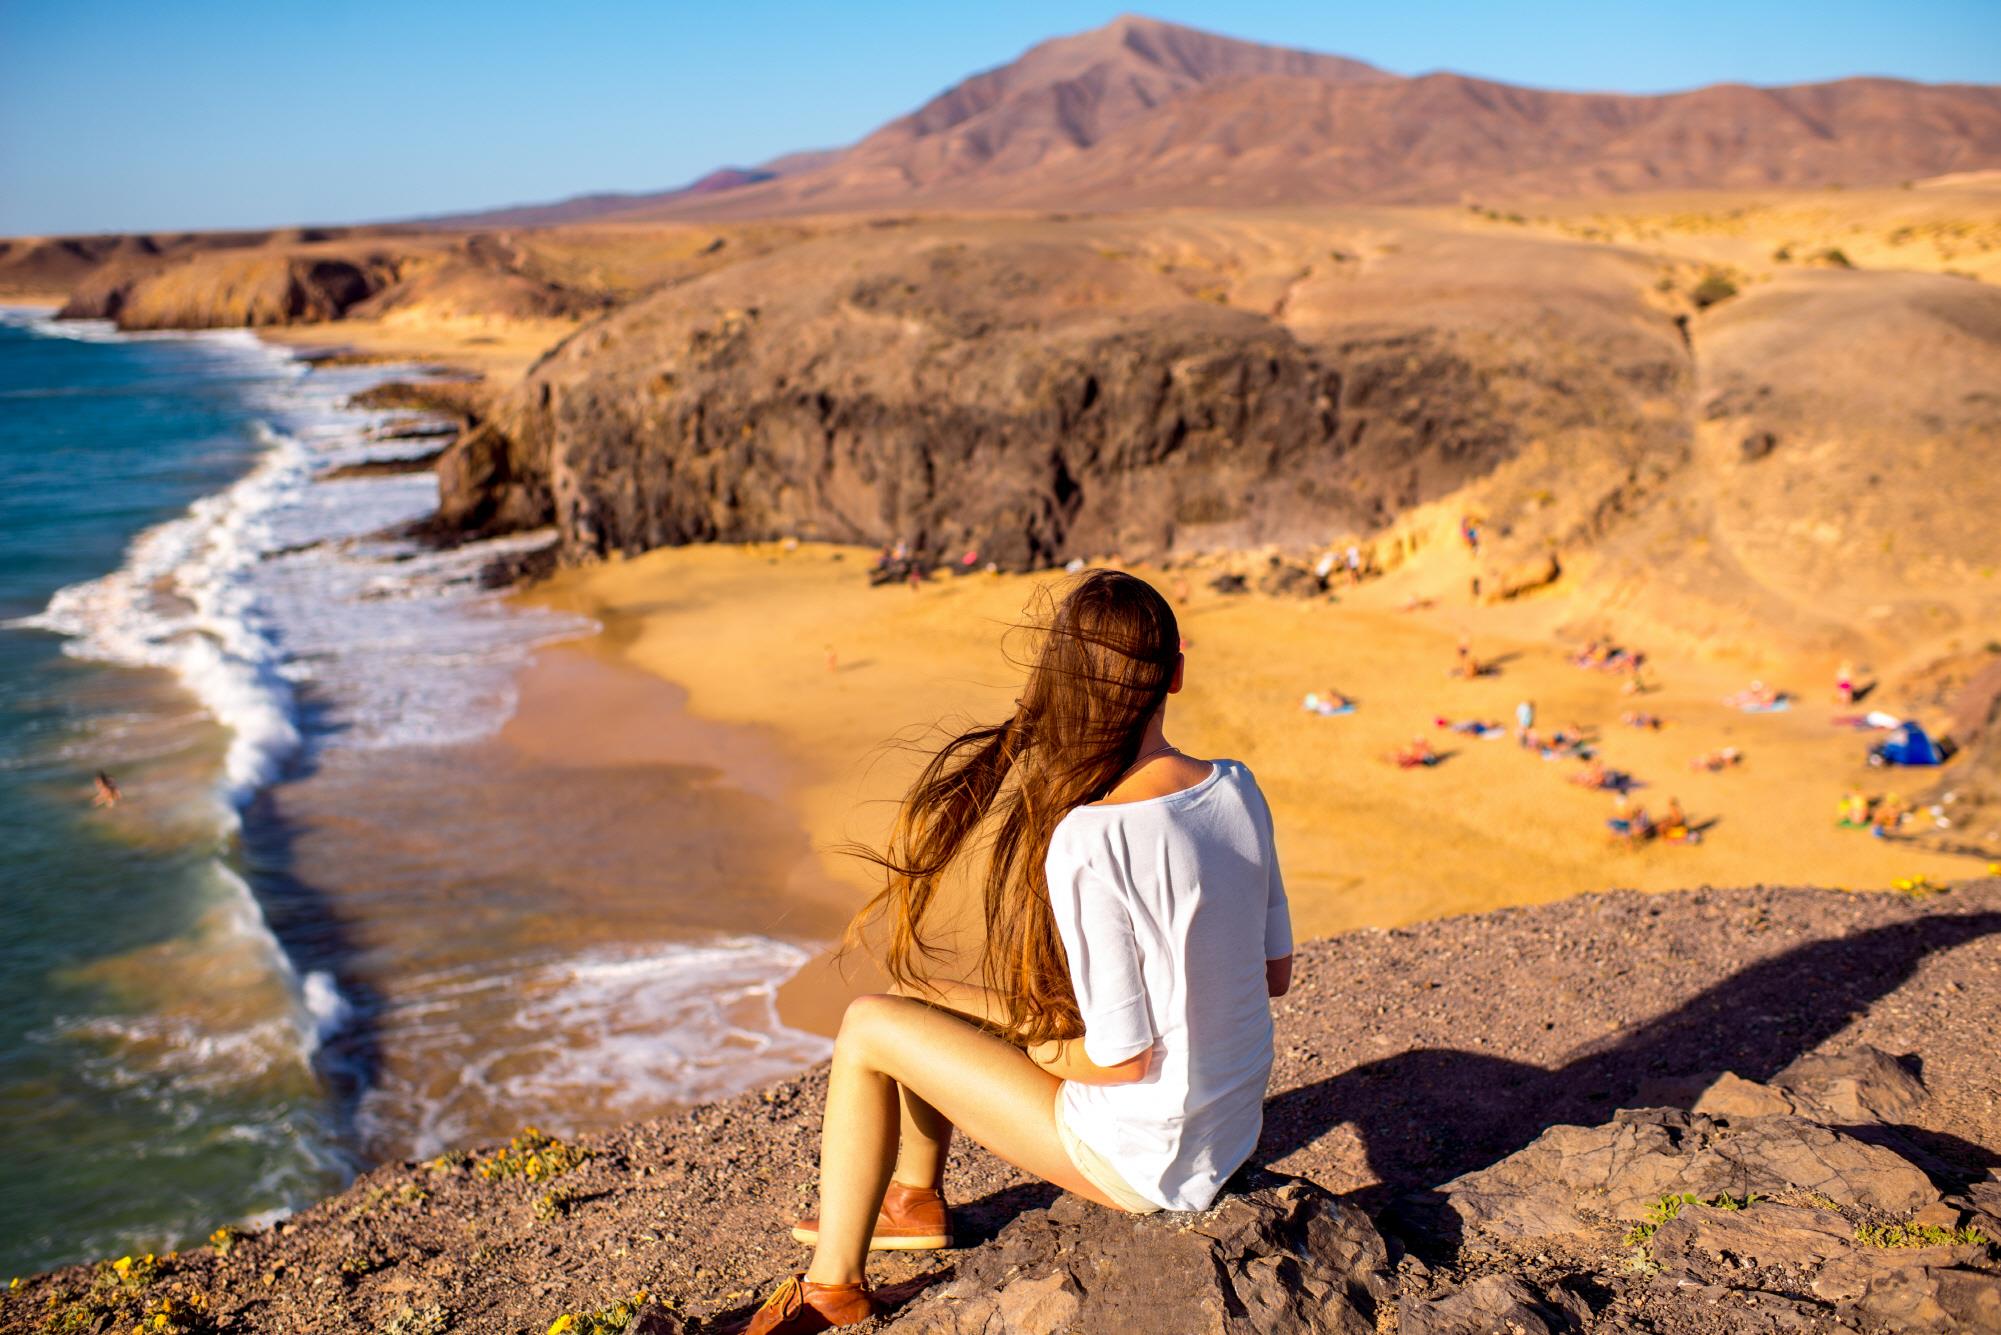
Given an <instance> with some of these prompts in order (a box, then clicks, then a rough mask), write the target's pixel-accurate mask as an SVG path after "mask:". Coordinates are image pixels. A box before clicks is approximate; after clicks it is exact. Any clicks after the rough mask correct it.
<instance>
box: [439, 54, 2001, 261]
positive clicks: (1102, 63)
mask: <svg viewBox="0 0 2001 1335" xmlns="http://www.w3.org/2000/svg"><path fill="white" fill-rule="evenodd" d="M1997 167H2001V89H1995V88H1992V87H1987V86H1980V85H1964V84H1962V85H1926V84H1918V83H1911V82H1907V81H1903V80H1897V79H1882V78H1853V79H1842V80H1838V81H1835V82H1831V83H1821V84H1800V85H1794V86H1789V87H1771V88H1762V87H1751V86H1748V85H1743V84H1716V85H1712V86H1709V87H1705V88H1697V89H1694V90H1691V91H1688V92H1680V93H1672V94H1665V95H1658V96H1629V95H1621V94H1614V93H1597V92H1590V93H1573V92H1560V91H1552V90H1547V89H1539V88H1527V87H1521V86H1518V85H1513V84H1506V83H1500V82H1497V81H1494V80H1491V79H1480V78H1473V77H1468V76H1466V75H1462V74H1455V73H1450V72H1432V73H1425V74H1421V75H1416V76H1413V77H1405V76H1402V75H1397V74H1392V73H1389V72H1387V71H1384V70H1379V69H1376V68H1374V67H1373V66H1370V65H1366V64H1363V63H1362V62H1360V61H1355V60H1350V59H1346V58H1344V57H1340V56H1333V55H1320V54H1317V53H1313V52H1307V51H1297V50H1291V49H1288V48H1284V47H1276V46H1266V45H1260V44H1257V43H1253V42H1244V41H1238V40H1235V39H1232V38H1228V37H1223V36H1219V35H1217V34H1214V33H1208V32H1201V31H1198V30H1196V29H1192V28H1187V27H1182V26H1179V25H1176V24H1171V23H1163V22H1160V21H1159V20H1155V19H1147V18H1140V17H1135V16H1131V15H1128V16H1124V17H1121V18H1118V19H1116V20H1114V21H1113V22H1111V23H1110V24H1107V25H1106V26H1104V27H1102V28H1098V29H1094V30H1092V31H1090V32H1084V33H1079V34H1076V35H1073V36H1067V37H1059V38H1055V39H1052V40H1050V41H1046V42H1043V43H1041V44H1039V45H1037V46H1035V47H1034V48H1032V49H1031V50H1029V51H1027V52H1026V53H1024V54H1023V55H1022V56H1021V57H1019V58H1018V59H1016V60H1014V61H1011V62H1010V63H1008V64H1006V65H1002V66H1000V67H998V68H996V69H992V70H988V71H985V72H984V73H980V74H976V75H974V76H972V77H971V78H969V79H967V80H965V81H964V82H962V83H959V84H956V85H954V86H953V87H951V88H949V89H947V90H945V91H944V92H943V93H940V94H939V95H938V96H936V97H934V98H933V99H931V100H930V101H929V102H927V103H925V104H924V105H923V106H922V107H920V108H918V109H917V110H916V111H914V112H912V113H910V114H909V115H906V116H901V117H898V118H897V119H895V120H893V121H891V122H889V123H888V124H886V125H884V126H882V127H881V128H880V129H878V130H876V131H874V132H873V133H871V134H869V135H867V136H865V137H864V138H862V139H861V140H859V141H858V142H856V143H854V144H852V145H850V146H848V147H846V148H841V149H836V150H832V151H824V152H816V153H811V154H800V155H792V156H789V157H787V158H784V159H779V160H777V161H774V162H771V163H767V164H765V165H764V166H763V167H761V168H757V169H754V170H743V169H735V168H732V169H728V170H726V171H724V172H720V173H716V174H712V175H711V176H709V177H705V178H704V179H703V180H702V181H700V182H697V183H696V184H695V185H693V186H690V187H686V188H683V189H679V190H669V191H663V192H661V193H659V194H656V195H650V196H649V195H621V196H589V197H584V198H579V199H573V200H568V201H564V202H562V203H559V204H553V205H545V206H540V207H530V208H514V209H504V210H497V211H494V212H492V213H485V214H479V213H474V214H463V215H458V216H455V217H451V218H446V219H440V220H435V221H437V222H439V223H442V224H443V225H448V226H502V225H505V226H518V225H522V224H526V223H555V222H572V221H577V220H579V219H583V218H589V217H618V218H624V219H631V220H638V219H657V218H667V217H711V218H715V217H770V216H776V215H785V214H795V215H796V214H806V213H813V214H825V213H834V212H855V211H861V210H882V209H918V210H925V211H936V210H941V209H994V208H1007V209H1022V208H1043V209H1070V210H1074V209H1126V208H1144V207H1156V206H1163V205H1180V206H1189V205H1196V206H1206V207H1243V206H1247V205H1284V204H1308V203H1363V202H1374V203H1440V202H1460V201H1464V200H1466V199H1468V198H1469V197H1472V198H1479V197H1481V196H1483V195H1493V194H1497V193H1511V194H1515V195H1521V196H1532V197H1534V198H1538V199H1556V198H1568V197H1573V196H1579V195H1584V196H1597V195H1608V194H1619V193H1627V192H1634V191H1659V190H1668V189H1688V188H1703V189H1717V188H1735V189H1756V188H1768V187H1773V186H1793V187H1798V186H1828V185H1845V186H1849V187H1855V186H1870V185H1895V184H1897V183H1899V182H1902V181H1908V180H1913V179H1917V178H1923V177H1929V176H1934V175H1938V174H1940V173H1946V172H1963V171H1971V170H1976V169H1981V168H1997Z"/></svg>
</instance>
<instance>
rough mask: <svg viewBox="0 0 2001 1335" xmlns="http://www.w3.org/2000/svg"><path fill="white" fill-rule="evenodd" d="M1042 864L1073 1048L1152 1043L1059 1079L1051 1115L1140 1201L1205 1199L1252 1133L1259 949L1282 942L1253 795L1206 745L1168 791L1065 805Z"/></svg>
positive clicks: (1273, 953) (1283, 917)
mask: <svg viewBox="0 0 2001 1335" xmlns="http://www.w3.org/2000/svg"><path fill="white" fill-rule="evenodd" d="M1044 865H1045V869H1046V870H1047V872H1048V876H1049V903H1050V907H1051V908H1052V909H1053V910H1054V911H1055V916H1056V930H1057V932H1058V933H1059V934H1060V935H1061V936H1062V938H1063V949H1064V951H1065V953H1066V954H1067V956H1068V958H1069V963H1070V981H1071V983H1072V984H1073V985H1074V986H1075V988H1076V992H1077V1007H1078V1009H1079V1010H1080V1011H1081V1012H1082V1014H1083V1019H1084V1055H1085V1056H1087V1057H1089V1058H1090V1059H1091V1060H1092V1061H1094V1062H1096V1063H1097V1064H1098V1065H1100V1066H1115V1065H1117V1064H1118V1063H1119V1062H1122V1061H1125V1060H1127V1059H1128V1058H1131V1057H1134V1056H1137V1055H1138V1054H1140V1053H1142V1052H1145V1051H1146V1050H1147V1049H1149V1048H1152V1049H1154V1056H1153V1061H1152V1064H1151V1066H1150V1068H1149V1069H1148V1071H1147V1074H1146V1078H1145V1079H1143V1080H1139V1081H1136V1082H1134V1083H1132V1084H1126V1085H1086V1084H1079V1083H1077V1082H1076V1081H1073V1080H1066V1081H1064V1082H1063V1088H1062V1092H1061V1094H1060V1095H1059V1096H1058V1097H1059V1098H1060V1099H1061V1100H1062V1109H1063V1120H1064V1121H1065V1122H1066V1123H1067V1124H1068V1125H1069V1127H1070V1129H1071V1130H1072V1131H1073V1132H1074V1133H1075V1134H1076V1136H1077V1138H1078V1139H1079V1140H1081V1141H1083V1142H1084V1144H1086V1145H1088V1146H1089V1147H1090V1148H1091V1149H1093V1150H1096V1151H1097V1152H1098V1153H1099V1154H1101V1155H1103V1156H1104V1157H1105V1159H1106V1160H1107V1161H1108V1162H1110V1164H1111V1165H1112V1167H1114V1168H1116V1169H1117V1170H1118V1173H1119V1176H1120V1177H1122V1178H1124V1179H1125V1181H1126V1184H1127V1185H1128V1186H1130V1187H1131V1188H1132V1189H1133V1190H1134V1191H1136V1192H1138V1193H1139V1194H1140V1195H1142V1196H1144V1197H1146V1198H1147V1199H1148V1200H1151V1201H1154V1202H1156V1203H1157V1204H1159V1205H1161V1206H1163V1207H1165V1208H1166V1209H1169V1210H1202V1209H1206V1208H1208V1205H1209V1203H1210V1202H1211V1201H1212V1200H1214V1199H1215V1197H1216V1193H1217V1191H1219V1190H1220V1189H1221V1188H1222V1185H1223V1182H1224V1180H1225V1179H1226V1178H1228V1177H1229V1176H1230V1174H1231V1173H1234V1172H1235V1171H1236V1170H1237V1168H1238V1166H1239V1165H1240V1164H1242V1163H1243V1162H1244V1160H1245V1159H1247V1158H1249V1157H1250V1153H1251V1151H1252V1150H1253V1149H1255V1148H1256V1147H1257V1143H1258V1133H1259V1131H1260V1130H1262V1128H1263V1126H1264V1096H1265V1084H1266V1082H1267V1081H1268V1080H1269V1079H1270V1077H1271V1060H1272V1058H1271V1036H1272V1025H1271V1000H1270V996H1269V994H1268V993H1267V990H1266V986H1265V961H1266V960H1268V959H1281V958H1283V957H1285V956H1287V955H1290V954H1291V953H1292V918H1291V915H1290V913H1289V912H1288V910H1287V908H1286V903H1285V885H1284V883H1283V882H1282V881H1281V880H1280V879H1279V871H1278V857H1277V854H1276V852H1275V851H1274V849H1273V847H1272V826H1271V809H1270V808H1269V807H1268V806H1266V805H1265V799H1264V794H1263V793H1261V792H1259V791H1258V785H1257V780H1255V779H1253V778H1252V777H1251V772H1250V771H1249V770H1248V769H1246V768H1244V766H1243V765H1241V764H1239V763H1238V762H1236V761H1234V760H1218V761H1216V762H1215V768H1214V769H1213V770H1212V771H1211V772H1210V774H1209V777H1208V778H1206V779H1204V780H1202V781H1201V782H1200V783H1198V784H1196V785H1195V786H1194V787H1192V788H1184V789H1182V790H1181V791H1180V792H1178V793H1168V794H1167V795H1165V796H1163V797H1150V798H1146V799H1144V800H1142V801H1138V802H1121V803H1115V804H1112V805H1108V806H1083V807H1077V808H1075V809H1073V810H1072V811H1071V812H1070V813H1069V814H1068V815H1066V816H1064V818H1063V820H1062V821H1061V822H1060V823H1059V824H1058V825H1057V827H1056V833H1055V835H1054V837H1053V838H1052V839H1051V840H1050V844H1049V860H1048V861H1047V863H1045V864H1044Z"/></svg>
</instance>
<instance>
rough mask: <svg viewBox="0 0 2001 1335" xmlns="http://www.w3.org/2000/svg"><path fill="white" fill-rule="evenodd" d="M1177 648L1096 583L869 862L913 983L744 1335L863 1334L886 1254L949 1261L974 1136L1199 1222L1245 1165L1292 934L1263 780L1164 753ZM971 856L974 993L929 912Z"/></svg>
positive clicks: (843, 1066) (1164, 612)
mask: <svg viewBox="0 0 2001 1335" xmlns="http://www.w3.org/2000/svg"><path fill="white" fill-rule="evenodd" d="M1179 643H1180V637H1179V633H1178V631H1177V629H1176V626H1175V619H1174V612H1173V610H1172V608H1171V607H1170V606H1169V605H1168V602H1167V600H1166V599H1165V598H1163V597H1161V596H1160V594H1159V593H1157V592H1156V591H1155V590H1154V589H1153V588H1152V587H1151V586H1149V585H1148V584H1146V583H1145V582H1144V581H1142V580H1139V579H1137V578H1134V577H1133V576H1131V575H1126V574H1121V573H1118V572H1114V571H1107V570H1093V571H1088V572H1086V573H1085V574H1084V575H1083V577H1082V578H1081V579H1079V580H1078V581H1077V583H1076V584H1075V585H1074V586H1073V587H1072V589H1071V590H1070V592H1069V593H1068V595H1067V596H1065V597H1064V598H1063V600H1062V602H1061V603H1060V604H1059V605H1058V606H1057V607H1056V608H1055V611H1054V613H1053V615H1052V616H1051V617H1050V619H1049V621H1048V624H1047V626H1046V628H1045V629H1044V631H1043V642H1042V645H1041V647H1040V651H1039V653H1038V655H1037V657H1036V661H1035V664H1034V666H1033V668H1032V669H1031V671H1030V673H1029V677H1028V682H1027V685H1026V687H1025V688H1024V689H1023V691H1022V695H1021V698H1020V700H1019V701H1018V702H1017V707H1016V709H1015V711H1014V714H1013V715H1012V716H1011V717H1010V718H1008V719H1007V720H1006V721H1005V722H1002V723H999V724H995V725H993V726H988V727H978V728H974V729H972V730H971V731H968V732H965V733H962V734H960V735H959V736H956V737H954V738H952V739H951V740H950V741H948V742H947V743H946V744H945V745H944V747H943V748H942V749H941V750H940V751H939V752H938V753H937V755H936V756H934V757H933V758H932V759H931V761H930V763H929V764H928V765H927V766H926V768H925V770H924V772H923V773H922V775H921V776H920V777H919V778H918V780H917V782H916V784H915V785H914V786H913V787H912V788H911V789H910V791H909V793H908V794H907V795H906V796H905V797H904V799H903V804H902V807H901V809H900V810H899V812H898V815H897V820H896V824H895V827H894V830H893V833H892V834H891V837H890V840H889V846H888V848H887V850H886V851H883V852H876V851H874V850H855V851H857V852H861V853H862V854H863V855H864V856H865V857H867V858H868V859H869V860H870V861H872V862H873V863H874V864H875V865H876V866H877V867H879V868H880V869H881V870H882V872H883V873H884V877H885V884H884V888H883V889H882V890H881V891H880V892H879V893H878V894H877V895H876V896H875V898H874V899H873V900H872V901H871V902H870V903H869V905H868V906H867V907H866V908H864V909H863V911H862V913H861V914H860V915H858V916H857V918H856V919H855V922H854V924H853V925H852V926H851V927H850V929H849V941H850V942H851V943H853V942H856V941H859V940H860V939H861V934H862V932H863V931H864V930H865V929H867V928H869V927H870V926H881V927H884V928H886V929H887V938H888V940H887V948H886V950H885V951H884V953H883V966H884V969H885V971H886V972H887V973H888V974H889V976H890V977H891V978H892V979H893V980H894V981H895V983H896V984H897V988H898V992H897V994H896V995H882V996H865V997H860V998H857V999H856V1000H855V1001H854V1002H853V1003H851V1004H850V1005H849V1007H848V1010H847V1013H846V1016H845V1017H844V1018H843V1020H842V1023H841V1029H840V1034H839V1036H838V1038H837V1039H836V1040H835V1043H834V1058H833V1068H832V1072H831V1074H830V1075H829V1078H828V1086H827V1108H826V1120H825V1124H824V1126H823V1129H822V1133H821V1143H820V1209H819V1214H818V1216H817V1217H816V1218H813V1219H807V1220H804V1221H801V1222H800V1223H799V1224H798V1225H797V1226H796V1227H795V1228H794V1230H793V1236H794V1237H795V1238H798V1239H799V1240H801V1241H803V1242H809V1243H811V1244H812V1245H813V1248H814V1251H813V1259H812V1263H811V1264H810V1265H809V1266H808V1268H807V1269H806V1271H805V1272H804V1273H803V1274H800V1275H796V1276H794V1277H793V1278H791V1279H788V1280H786V1281H785V1282H784V1283H783V1284H781V1285H780V1286H779V1287H778V1289H777V1290H776V1291H775V1292H774V1293H772V1294H771V1295H770V1296H769V1297H768V1298H767V1299H766V1301H765V1303H764V1305H763V1306H762V1307H760V1308H759V1309H758V1312H757V1314H756V1316H755V1317H754V1318H753V1319H752V1321H751V1324H750V1327H749V1330H750V1332H751V1335H796V1333H797V1332H805V1331H820V1330H826V1329H828V1328H830V1327H834V1326H846V1325H852V1324H854V1323H856V1322H860V1321H863V1320H866V1319H867V1318H868V1317H869V1316H871V1315H872V1314H874V1312H875V1311H876V1310H877V1309H876V1306H875V1302H874V1300H873V1298H872V1297H871V1295H870V1293H869V1290H868V1287H867V1283H866V1276H865V1273H864V1263H865V1261H866V1259H867V1254H868V1252H869V1251H870V1250H871V1249H902V1250H922V1249H929V1248H935V1247H945V1246H949V1245H950V1244H951V1236H952V1233H951V1220H950V1213H949V1211H948V1209H947V1207H946V1204H945V1201H944V1198H943V1196H942V1194H941V1186H942V1183H943V1179H944V1167H945V1156H946V1151H947V1150H948V1148H949V1147H950V1143H951V1138H952V1135H953V1132H954V1130H955V1129H956V1130H958V1131H963V1132H964V1133H965V1134H966V1135H968V1136H970V1137H972V1138H973V1139H974V1140H975V1141H977V1142H979V1143H980V1144H982V1145H985V1146H986V1147H987V1148H988V1149H990V1150H992V1151H993V1152H994V1153H995V1154H997V1155H999V1156H1000V1157H1001V1158H1003V1159H1006V1160H1007V1161H1008V1162H1009V1163H1012V1164H1014V1165H1015V1166H1016V1167H1018V1168H1021V1169H1024V1170H1026V1171H1027V1172H1030V1173H1032V1174H1034V1175H1035V1176H1037V1177H1040V1178H1043V1179H1045V1180H1047V1181H1049V1182H1052V1183H1054V1184H1056V1185H1057V1186H1059V1187H1062V1188H1064V1189H1065V1190H1068V1191H1071V1192H1074V1193H1076V1194H1077V1195H1079V1196H1082V1197H1084V1198H1085V1199H1087V1200H1090V1201H1094V1202H1096V1203H1097V1204H1099V1205H1103V1206H1107V1207H1110V1208H1112V1209H1117V1210H1125V1211H1129V1212H1132V1213H1135V1214H1142V1213H1149V1212H1152V1211H1155V1210H1163V1209H1165V1210H1200V1209H1205V1208H1207V1207H1208V1205H1209V1204H1210V1202H1211V1201H1213V1200H1214V1199H1215V1197H1216V1195H1217V1193H1218V1192H1219V1191H1220V1190H1221V1189H1222V1185H1223V1182H1224V1181H1225V1180H1226V1179H1227V1178H1228V1177H1229V1176H1230V1174H1231V1173H1233V1172H1235V1171H1236V1170H1237V1168H1238V1167H1239V1166H1240V1165H1241V1164H1242V1163H1243V1162H1244V1160H1245V1159H1247V1158H1248V1157H1249V1156H1250V1153H1251V1151H1252V1149H1253V1148H1254V1147H1255V1146H1256V1144H1257V1140H1258V1134H1259V1131H1260V1129H1261V1127H1262V1125H1263V1117H1264V1094H1265V1086H1266V1082H1267V1081H1268V1080H1269V1078H1270V1074H1271V1062H1272V1021H1271V1006H1270V999H1271V998H1272V997H1276V996H1282V995H1283V994H1284V993H1285V992H1286V990H1287V988H1288V987H1289V986H1290V985H1291V977H1292V926H1291V919H1290V915H1289V912H1288V910H1287V906H1286V897H1285V887H1284V884H1283V882H1282V881H1281V879H1280V875H1279V868H1278V859H1277V855H1276V853H1275V851H1274V848H1273V840H1272V818H1271V811H1270V808H1269V807H1268V806H1267V805H1266V804H1265V799H1264V796H1263V794H1262V793H1260V792H1259V790H1258V786H1257V782H1256V780H1255V779H1253V778H1252V777H1251V772H1250V770H1249V769H1247V768H1246V767H1245V766H1244V765H1242V764H1241V763H1239V762H1237V761H1234V760H1200V759H1197V758H1196V757H1193V756H1190V755H1186V754H1184V753H1183V752H1182V751H1181V750H1180V749H1179V748H1178V747H1176V746H1174V745H1173V744H1172V743H1170V742H1168V740H1167V738H1166V735H1165V732H1164V725H1165V718H1166V707H1167V700H1168V697H1169V696H1171V695H1173V694H1175V693H1176V692H1178V691H1179V690H1180V689H1181V684H1182V677H1183V673H1184V670H1185V661H1184V659H1183V657H1182V655H1181V653H1180V650H1179V648H1178V645H1179ZM967 864H972V865H971V870H973V871H975V872H976V873H978V876H979V880H980V882H981V884H982V887H983V890H984V895H983V898H982V902H983V905H984V912H985V945H984V949H983V951H982V954H981V960H980V962H981V971H980V981H981V984H982V986H979V987H973V986H964V985H961V986H953V985H940V984H938V983H935V982H933V981H932V980H930V979H927V978H926V977H924V975H923V966H924V963H925V962H926V961H927V960H928V959H929V958H931V956H930V953H929V952H930V951H931V950H933V949H935V948H936V944H937V943H936V941H935V940H934V935H935V933H936V931H937V925H938V922H939V919H941V918H944V917H946V916H948V915H946V914H944V913H941V912H934V910H936V909H937V906H938V895H939V890H940V885H941V882H942V881H943V880H944V879H945V878H946V877H947V874H948V872H952V871H956V870H959V869H962V868H965V867H966V866H967Z"/></svg>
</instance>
